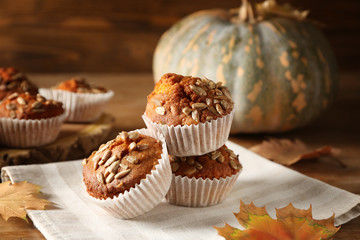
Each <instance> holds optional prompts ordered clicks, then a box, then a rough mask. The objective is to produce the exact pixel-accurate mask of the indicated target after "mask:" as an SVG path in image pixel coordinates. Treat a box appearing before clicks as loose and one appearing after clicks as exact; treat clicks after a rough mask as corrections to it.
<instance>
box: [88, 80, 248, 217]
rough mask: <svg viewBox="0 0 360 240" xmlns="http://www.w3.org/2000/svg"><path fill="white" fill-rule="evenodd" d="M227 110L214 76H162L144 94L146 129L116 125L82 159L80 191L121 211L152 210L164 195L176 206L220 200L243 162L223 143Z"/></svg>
mask: <svg viewBox="0 0 360 240" xmlns="http://www.w3.org/2000/svg"><path fill="white" fill-rule="evenodd" d="M233 109H234V108H233V102H232V100H231V96H230V93H229V91H228V89H227V88H225V87H223V86H221V84H220V83H214V82H213V81H210V80H208V79H200V78H193V77H184V76H181V75H176V74H166V75H164V76H163V77H162V78H161V80H160V81H159V82H158V83H157V84H156V86H155V89H154V91H153V92H152V93H151V94H150V95H149V96H148V102H147V106H146V111H145V114H144V115H143V119H144V121H145V123H146V125H147V127H148V129H140V130H135V131H132V132H121V133H120V134H119V135H118V136H117V137H116V138H115V139H113V140H111V141H109V142H107V143H106V144H103V145H101V146H100V147H99V149H98V150H97V151H94V152H93V153H92V154H91V156H90V157H89V158H85V159H84V160H83V162H82V165H83V182H84V185H85V187H86V191H87V193H88V194H86V195H87V196H88V197H89V198H90V199H91V201H92V202H95V203H96V204H98V205H99V206H101V207H103V208H104V209H106V210H108V211H109V213H111V214H113V215H115V216H120V217H122V218H133V217H136V216H138V215H140V214H143V213H145V212H147V211H149V210H151V209H152V208H154V206H155V205H157V204H159V202H160V201H161V200H162V199H163V198H164V196H166V199H167V201H168V202H169V203H171V204H175V205H181V206H190V207H205V206H210V205H214V204H217V203H220V202H221V201H223V200H224V199H225V198H226V196H227V195H228V194H229V192H230V191H231V189H232V187H233V185H234V183H235V181H236V179H237V177H238V176H239V174H240V171H241V169H242V166H241V164H240V162H239V160H238V156H237V155H236V154H234V152H233V151H232V150H230V149H228V148H227V147H226V146H225V145H224V144H225V142H226V140H227V139H228V136H229V131H230V127H231V122H232V119H233V115H234V110H233ZM168 151H169V153H170V155H169V154H168Z"/></svg>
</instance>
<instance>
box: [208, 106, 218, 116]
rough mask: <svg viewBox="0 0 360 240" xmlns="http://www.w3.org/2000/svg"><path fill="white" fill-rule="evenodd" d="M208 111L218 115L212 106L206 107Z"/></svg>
mask: <svg viewBox="0 0 360 240" xmlns="http://www.w3.org/2000/svg"><path fill="white" fill-rule="evenodd" d="M208 110H209V111H210V112H212V113H213V114H215V115H218V112H217V111H216V109H215V108H214V106H211V107H208Z"/></svg>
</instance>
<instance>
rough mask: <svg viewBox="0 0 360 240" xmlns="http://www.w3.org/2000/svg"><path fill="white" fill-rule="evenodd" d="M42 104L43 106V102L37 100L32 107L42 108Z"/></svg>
mask: <svg viewBox="0 0 360 240" xmlns="http://www.w3.org/2000/svg"><path fill="white" fill-rule="evenodd" d="M42 106H43V104H42V102H39V101H35V102H33V103H32V104H31V107H32V108H35V109H39V108H42Z"/></svg>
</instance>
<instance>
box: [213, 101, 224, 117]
mask: <svg viewBox="0 0 360 240" xmlns="http://www.w3.org/2000/svg"><path fill="white" fill-rule="evenodd" d="M215 107H216V111H217V112H218V113H219V114H221V115H223V114H224V110H223V109H222V107H221V106H220V104H218V103H217V104H215Z"/></svg>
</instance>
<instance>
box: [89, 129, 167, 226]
mask: <svg viewBox="0 0 360 240" xmlns="http://www.w3.org/2000/svg"><path fill="white" fill-rule="evenodd" d="M135 131H137V132H139V133H141V134H144V135H148V136H151V137H154V138H156V139H159V140H160V141H161V142H162V151H163V152H162V154H161V159H159V163H158V164H157V165H156V167H155V169H153V170H151V173H150V174H147V175H146V178H144V179H142V180H141V181H140V184H136V185H135V187H132V188H130V190H129V191H126V192H124V193H122V194H120V195H119V196H117V197H114V198H112V199H111V198H107V199H97V198H94V197H92V196H90V195H89V194H87V193H86V196H87V197H88V198H90V200H91V201H92V202H93V203H95V204H97V205H98V206H101V207H102V208H104V209H105V210H107V211H108V212H109V213H110V214H112V215H114V216H116V217H121V218H123V219H129V218H134V217H136V216H139V215H141V214H144V213H145V212H147V211H149V210H151V209H153V208H154V207H155V206H156V205H158V204H159V203H160V202H161V200H162V199H164V196H165V195H166V193H167V191H168V189H169V187H170V183H171V174H172V173H171V167H170V161H169V154H168V152H167V148H166V143H165V140H164V137H163V136H162V135H161V134H156V136H155V135H154V134H153V133H152V132H151V131H150V130H148V129H144V128H143V129H139V130H135ZM83 185H84V189H85V184H83ZM85 192H86V190H85Z"/></svg>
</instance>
